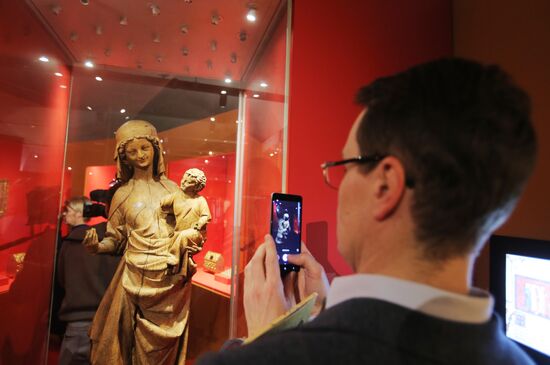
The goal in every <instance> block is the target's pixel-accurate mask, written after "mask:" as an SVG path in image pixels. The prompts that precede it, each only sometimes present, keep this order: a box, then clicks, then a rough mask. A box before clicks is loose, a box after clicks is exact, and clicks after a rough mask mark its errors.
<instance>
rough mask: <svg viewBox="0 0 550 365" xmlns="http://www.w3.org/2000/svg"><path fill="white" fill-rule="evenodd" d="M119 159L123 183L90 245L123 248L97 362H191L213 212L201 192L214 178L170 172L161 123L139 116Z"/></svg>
mask: <svg viewBox="0 0 550 365" xmlns="http://www.w3.org/2000/svg"><path fill="white" fill-rule="evenodd" d="M115 138H116V148H115V152H114V159H115V161H116V164H117V178H118V179H120V180H121V181H122V185H121V186H120V187H119V188H118V190H117V191H116V193H115V195H114V197H113V199H112V202H111V205H110V209H109V218H108V223H107V231H106V233H105V238H104V239H103V240H102V241H99V240H98V236H97V233H96V232H95V230H94V229H93V228H91V229H90V230H88V232H87V234H86V237H85V238H84V241H83V243H84V245H85V247H86V249H87V250H88V252H90V253H93V254H117V253H118V254H122V255H123V256H122V259H121V261H120V264H119V266H118V269H117V271H116V273H115V275H114V277H113V280H112V281H111V284H110V286H109V288H108V289H107V291H106V293H105V296H104V297H103V300H102V302H101V304H100V306H99V308H98V310H97V312H96V315H95V317H94V321H93V324H92V327H91V329H90V338H91V341H92V349H91V362H92V364H98V365H103V364H123V365H130V364H132V365H142V364H143V365H173V364H174V365H177V364H184V363H185V352H186V344H187V335H188V329H189V304H190V293H191V276H192V275H193V273H194V272H195V270H196V265H195V262H194V261H193V258H192V257H193V255H195V254H196V253H198V252H200V250H201V249H202V245H203V244H204V241H205V240H206V226H207V224H208V222H209V221H210V219H211V216H210V211H209V209H208V204H207V203H206V200H205V199H204V197H202V196H201V195H200V194H199V192H200V191H201V190H202V189H203V188H204V186H205V185H206V177H205V175H204V173H203V172H202V171H201V170H199V169H190V170H188V171H186V173H185V174H184V176H183V178H182V181H181V186H180V187H178V185H177V184H176V183H174V182H173V181H171V180H169V179H168V178H167V177H166V176H165V166H164V159H163V153H162V145H161V144H160V140H159V138H158V136H157V131H156V129H155V127H154V126H153V125H152V124H151V123H149V122H146V121H143V120H131V121H128V122H126V123H125V124H123V125H122V126H121V127H120V128H119V129H118V130H117V131H116V137H115Z"/></svg>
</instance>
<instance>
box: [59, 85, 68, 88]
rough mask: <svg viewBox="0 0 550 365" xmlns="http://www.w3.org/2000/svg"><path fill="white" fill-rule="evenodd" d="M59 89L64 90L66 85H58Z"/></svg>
mask: <svg viewBox="0 0 550 365" xmlns="http://www.w3.org/2000/svg"><path fill="white" fill-rule="evenodd" d="M59 87H60V88H62V89H66V88H67V85H59Z"/></svg>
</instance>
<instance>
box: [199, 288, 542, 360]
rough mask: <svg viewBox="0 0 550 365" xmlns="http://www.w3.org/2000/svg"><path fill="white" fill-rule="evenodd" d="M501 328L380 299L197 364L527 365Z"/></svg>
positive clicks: (332, 311)
mask: <svg viewBox="0 0 550 365" xmlns="http://www.w3.org/2000/svg"><path fill="white" fill-rule="evenodd" d="M500 325H501V323H500V321H499V320H498V318H496V317H493V318H492V319H491V321H489V322H488V323H484V324H479V325H469V324H464V323H459V322H452V321H447V320H441V319H437V318H435V317H431V316H427V315H423V314H421V313H418V312H415V311H412V310H410V309H407V308H403V307H400V306H398V305H395V304H392V303H388V302H384V301H381V300H375V299H364V298H362V299H352V300H348V301H346V302H343V303H341V304H339V305H336V306H334V307H331V308H329V309H327V310H326V311H324V312H323V313H321V315H319V317H317V318H316V319H315V320H313V321H311V322H309V323H307V324H305V325H303V326H301V327H299V328H295V329H292V330H287V331H283V332H280V333H275V334H272V335H267V336H264V337H262V338H259V339H258V340H256V341H255V342H253V343H251V344H249V345H246V346H242V347H241V348H238V349H232V350H228V351H224V352H220V353H217V354H209V355H207V356H205V357H204V358H203V360H202V361H201V362H199V364H201V365H204V364H241V363H257V364H278V363H284V364H285V365H292V364H300V365H304V364H333V363H346V362H351V363H367V364H368V363H373V364H374V363H384V364H398V363H403V361H405V362H406V363H408V364H440V363H452V364H462V363H468V364H487V363H492V361H493V360H495V359H497V358H498V361H500V362H499V363H501V364H531V363H530V362H529V360H528V358H527V357H526V355H525V354H524V353H523V352H522V351H521V350H520V349H519V348H517V346H515V345H514V344H513V343H511V341H509V340H508V339H506V337H505V336H503V334H502V331H501V329H500ZM442 333H445V336H443V335H441V334H442ZM500 353H502V354H503V355H500ZM488 356H489V357H490V358H489V357H488Z"/></svg>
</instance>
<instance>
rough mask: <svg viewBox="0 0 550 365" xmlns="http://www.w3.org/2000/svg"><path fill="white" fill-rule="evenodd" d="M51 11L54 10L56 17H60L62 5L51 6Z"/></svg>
mask: <svg viewBox="0 0 550 365" xmlns="http://www.w3.org/2000/svg"><path fill="white" fill-rule="evenodd" d="M51 10H52V13H54V14H55V15H59V14H61V10H62V8H61V5H57V4H56V5H52V6H51Z"/></svg>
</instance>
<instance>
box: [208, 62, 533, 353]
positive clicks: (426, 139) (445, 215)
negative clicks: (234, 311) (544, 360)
mask: <svg viewBox="0 0 550 365" xmlns="http://www.w3.org/2000/svg"><path fill="white" fill-rule="evenodd" d="M357 101H358V102H359V103H360V104H361V105H363V106H364V107H365V108H364V110H363V111H362V112H361V113H360V115H359V116H358V118H357V120H356V121H355V123H354V124H353V126H352V128H351V130H350V132H349V136H348V139H347V141H346V144H345V145H344V147H343V150H342V160H340V161H336V162H328V163H325V164H324V165H323V170H324V175H325V179H326V181H327V183H328V184H329V185H331V186H333V187H336V188H337V189H338V215H337V216H338V220H337V235H338V251H339V253H340V254H341V255H342V256H343V258H344V259H345V260H346V262H347V263H348V264H349V265H350V266H351V267H352V269H353V271H354V273H355V274H354V275H350V276H344V277H340V278H336V279H335V280H334V281H333V283H332V285H331V287H330V288H326V286H325V285H324V283H326V277H325V275H324V271H323V269H322V267H321V266H320V265H319V264H318V263H317V262H316V261H315V259H314V258H313V257H312V256H311V255H310V254H309V253H307V251H306V250H303V253H302V254H300V255H297V256H289V262H290V263H293V264H296V265H300V266H302V270H301V271H300V273H299V275H302V276H303V278H302V280H303V283H304V285H303V286H302V288H301V289H302V295H307V294H309V293H311V292H314V291H316V292H318V294H319V302H318V303H317V304H318V308H319V309H321V307H322V304H323V303H324V304H325V305H324V310H322V311H321V312H320V313H319V314H318V316H317V317H316V318H315V319H314V320H312V321H311V322H309V323H307V324H305V325H303V326H301V327H299V328H295V329H292V330H287V331H283V332H279V333H275V334H268V335H265V336H263V337H260V338H259V339H258V340H256V341H254V342H252V343H251V344H249V345H245V346H242V347H240V348H237V349H232V350H227V351H224V352H221V353H217V354H210V355H207V356H205V357H204V358H203V359H202V362H201V361H199V363H200V364H251V363H254V364H280V363H282V364H337V363H352V364H355V363H357V364H359V363H361V364H532V363H533V362H532V361H531V360H530V359H529V358H528V357H527V355H525V354H524V353H523V352H522V351H521V350H520V349H519V348H518V347H517V346H516V345H515V344H513V343H512V342H511V341H509V340H508V339H507V338H506V337H505V335H504V334H503V332H502V322H501V321H502V320H501V319H500V318H498V317H497V316H496V315H495V314H493V308H492V306H493V301H492V298H491V296H490V295H489V294H488V293H486V292H484V291H482V290H479V289H476V288H473V287H472V286H471V277H472V271H473V265H474V261H475V258H476V256H477V254H478V253H479V251H480V250H481V248H482V247H483V244H484V243H485V242H486V240H487V239H488V238H489V236H490V235H491V233H492V232H493V231H495V230H496V229H497V228H498V227H499V226H500V225H502V223H504V222H505V220H506V219H507V218H508V216H509V215H510V214H511V212H512V210H513V208H514V207H515V204H516V202H517V200H518V198H519V196H520V194H521V192H522V190H523V187H524V185H525V183H526V181H527V178H528V177H529V175H530V174H531V172H532V170H533V166H534V162H535V156H536V140H535V133H534V130H533V127H532V125H531V121H530V105H529V99H528V97H527V95H526V94H525V93H524V92H523V91H522V90H521V89H519V88H518V87H517V86H515V85H514V84H513V83H512V82H511V80H510V78H509V77H508V76H507V75H506V74H505V73H504V72H503V71H502V70H500V69H499V68H498V67H496V66H484V65H481V64H478V63H476V62H472V61H467V60H463V59H443V60H438V61H434V62H430V63H426V64H423V65H419V66H416V67H413V68H411V69H409V70H406V71H404V72H402V73H399V74H396V75H394V76H390V77H385V78H381V79H378V80H375V81H374V82H373V83H371V84H370V85H368V86H366V87H364V88H363V89H361V90H360V91H359V93H358V96H357ZM339 168H343V169H345V171H344V173H343V174H338V173H337V171H335V170H337V169H339ZM338 176H343V178H342V179H341V180H340V179H338V178H337V177H338ZM310 244H312V245H313V244H315V243H310ZM279 275H280V274H279V267H278V262H277V257H276V251H275V248H274V243H273V240H272V238H271V237H269V236H266V241H265V242H264V243H263V244H262V245H261V246H260V247H259V248H258V250H257V252H256V253H255V255H254V257H253V258H252V259H251V261H250V262H249V264H248V265H247V268H246V270H245V284H244V305H245V313H246V319H247V325H248V330H249V336H251V335H254V334H255V333H256V332H257V331H258V330H260V329H261V328H262V327H264V326H266V325H267V324H269V323H270V322H271V321H272V320H273V319H275V318H276V317H277V316H279V315H281V314H282V313H284V312H285V311H286V310H287V309H288V308H289V307H290V306H291V304H292V303H293V301H294V300H295V299H294V298H293V296H292V295H291V294H290V293H291V292H292V290H289V289H291V288H290V286H291V285H293V284H294V283H292V282H290V280H285V283H284V285H283V282H282V281H281V280H280V279H279V277H280V276H279ZM297 299H298V301H299V299H300V298H297Z"/></svg>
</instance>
